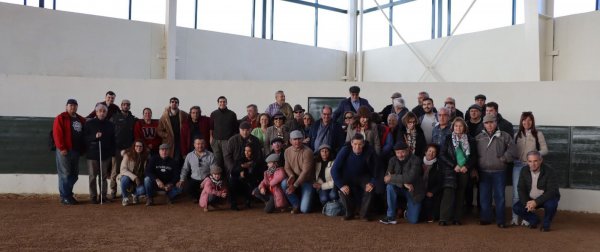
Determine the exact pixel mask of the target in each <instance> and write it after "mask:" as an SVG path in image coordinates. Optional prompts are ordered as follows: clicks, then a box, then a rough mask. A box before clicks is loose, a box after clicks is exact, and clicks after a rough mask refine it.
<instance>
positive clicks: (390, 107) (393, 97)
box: [379, 92, 402, 125]
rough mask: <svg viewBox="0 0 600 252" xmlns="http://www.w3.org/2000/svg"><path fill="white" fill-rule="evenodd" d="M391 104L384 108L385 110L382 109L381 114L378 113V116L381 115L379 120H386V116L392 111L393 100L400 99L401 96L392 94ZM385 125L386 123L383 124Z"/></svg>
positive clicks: (396, 93)
mask: <svg viewBox="0 0 600 252" xmlns="http://www.w3.org/2000/svg"><path fill="white" fill-rule="evenodd" d="M391 98H392V104H389V105H387V106H385V108H383V110H381V112H379V115H381V118H383V119H387V118H388V115H389V114H390V113H392V111H394V99H396V98H402V94H400V93H398V92H395V93H393V94H392V97H391ZM384 123H385V124H386V125H387V122H384Z"/></svg>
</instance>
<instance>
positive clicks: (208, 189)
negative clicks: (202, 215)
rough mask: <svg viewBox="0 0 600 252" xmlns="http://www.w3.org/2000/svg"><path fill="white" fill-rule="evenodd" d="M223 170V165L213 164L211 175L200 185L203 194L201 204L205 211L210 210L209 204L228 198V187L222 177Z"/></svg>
mask: <svg viewBox="0 0 600 252" xmlns="http://www.w3.org/2000/svg"><path fill="white" fill-rule="evenodd" d="M221 172H222V169H221V167H219V166H217V165H212V166H211V167H210V175H209V176H208V177H206V178H205V179H204V181H202V184H201V185H200V188H201V189H202V194H201V195H200V200H199V204H200V207H201V208H202V209H203V210H204V212H208V206H213V204H216V203H218V202H219V201H221V200H223V199H225V198H227V188H226V187H225V183H224V182H223V179H222V178H221Z"/></svg>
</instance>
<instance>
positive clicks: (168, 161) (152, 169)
mask: <svg viewBox="0 0 600 252" xmlns="http://www.w3.org/2000/svg"><path fill="white" fill-rule="evenodd" d="M169 148H170V146H169V144H161V145H160V148H159V151H158V154H159V155H158V156H154V157H152V159H150V162H148V165H147V166H146V170H145V171H144V173H145V174H146V178H144V188H145V189H146V206H151V205H153V204H154V200H153V197H154V191H156V190H160V191H165V192H166V193H167V204H171V202H172V200H173V199H174V198H175V196H177V195H178V194H180V193H181V189H179V188H178V187H176V186H175V184H176V183H177V181H179V176H180V175H181V172H180V169H179V166H178V165H177V162H176V161H175V160H174V159H173V158H172V157H170V156H169Z"/></svg>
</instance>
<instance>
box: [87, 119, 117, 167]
mask: <svg viewBox="0 0 600 252" xmlns="http://www.w3.org/2000/svg"><path fill="white" fill-rule="evenodd" d="M97 132H102V136H101V137H100V138H96V133H97ZM83 138H84V141H85V147H86V149H87V153H86V155H85V157H86V158H87V159H89V160H100V148H99V145H102V160H106V159H108V158H111V157H113V156H114V154H115V126H114V125H113V124H112V123H111V122H109V121H108V120H107V119H104V120H98V118H94V119H91V120H89V121H88V122H87V123H85V127H84V128H83ZM99 142H100V143H99Z"/></svg>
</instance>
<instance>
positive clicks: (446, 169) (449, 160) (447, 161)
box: [438, 134, 478, 188]
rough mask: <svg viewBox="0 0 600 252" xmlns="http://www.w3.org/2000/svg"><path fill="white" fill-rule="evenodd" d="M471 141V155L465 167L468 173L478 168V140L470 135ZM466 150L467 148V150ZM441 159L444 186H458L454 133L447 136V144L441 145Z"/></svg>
mask: <svg viewBox="0 0 600 252" xmlns="http://www.w3.org/2000/svg"><path fill="white" fill-rule="evenodd" d="M468 139H469V140H468V141H469V149H470V150H469V151H470V155H469V157H468V159H467V163H466V164H465V167H466V168H467V170H468V171H467V174H470V172H471V171H472V170H475V169H477V168H476V167H477V158H478V155H477V142H475V139H473V138H472V137H468ZM465 151H466V150H465ZM438 156H439V161H438V163H441V164H440V165H441V168H442V171H443V174H444V187H450V188H456V186H457V184H456V183H457V178H456V175H457V173H456V171H454V167H456V165H458V161H457V160H456V149H455V148H454V144H452V134H450V135H448V136H447V137H446V141H445V144H444V145H443V146H441V150H440V154H439V155H438Z"/></svg>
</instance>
